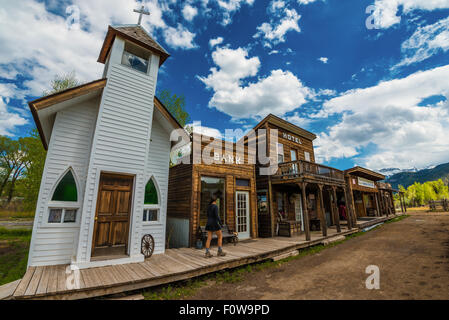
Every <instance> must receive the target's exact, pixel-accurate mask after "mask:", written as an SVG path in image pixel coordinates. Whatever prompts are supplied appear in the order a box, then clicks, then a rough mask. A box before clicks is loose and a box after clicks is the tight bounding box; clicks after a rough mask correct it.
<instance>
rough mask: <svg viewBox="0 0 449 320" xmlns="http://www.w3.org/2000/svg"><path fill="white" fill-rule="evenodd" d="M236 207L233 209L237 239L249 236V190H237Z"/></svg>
mask: <svg viewBox="0 0 449 320" xmlns="http://www.w3.org/2000/svg"><path fill="white" fill-rule="evenodd" d="M235 196H236V201H235V204H236V209H235V213H236V214H235V219H236V221H235V225H236V229H237V230H236V231H237V232H238V234H239V240H244V239H249V238H250V218H249V192H247V191H237V192H236V193H235Z"/></svg>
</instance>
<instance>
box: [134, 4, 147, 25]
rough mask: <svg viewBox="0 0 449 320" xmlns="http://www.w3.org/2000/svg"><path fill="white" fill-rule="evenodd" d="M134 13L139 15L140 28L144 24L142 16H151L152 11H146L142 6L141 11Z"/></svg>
mask: <svg viewBox="0 0 449 320" xmlns="http://www.w3.org/2000/svg"><path fill="white" fill-rule="evenodd" d="M134 12H136V13H139V22H138V23H137V24H138V25H139V26H140V24H141V23H142V15H144V14H145V15H147V16H149V15H150V11H148V10H145V6H142V8H141V9H140V10H136V9H134Z"/></svg>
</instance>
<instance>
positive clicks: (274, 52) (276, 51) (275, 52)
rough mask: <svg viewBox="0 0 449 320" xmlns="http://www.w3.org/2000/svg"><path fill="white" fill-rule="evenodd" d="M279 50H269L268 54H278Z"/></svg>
mask: <svg viewBox="0 0 449 320" xmlns="http://www.w3.org/2000/svg"><path fill="white" fill-rule="evenodd" d="M278 53H279V50H271V51H270V52H269V53H268V55H269V56H271V55H272V54H278Z"/></svg>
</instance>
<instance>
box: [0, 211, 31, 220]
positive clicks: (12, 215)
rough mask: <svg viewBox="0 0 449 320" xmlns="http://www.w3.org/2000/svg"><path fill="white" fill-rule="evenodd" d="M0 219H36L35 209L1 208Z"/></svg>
mask: <svg viewBox="0 0 449 320" xmlns="http://www.w3.org/2000/svg"><path fill="white" fill-rule="evenodd" d="M0 219H2V220H14V219H19V220H32V219H34V211H23V212H21V211H5V210H0Z"/></svg>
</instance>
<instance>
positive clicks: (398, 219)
mask: <svg viewBox="0 0 449 320" xmlns="http://www.w3.org/2000/svg"><path fill="white" fill-rule="evenodd" d="M408 217H410V215H409V214H404V215H402V216H399V217H396V218H394V219H391V220H388V221H385V222H384V224H389V223H393V222H398V221H401V220H404V219H406V218H408Z"/></svg>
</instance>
